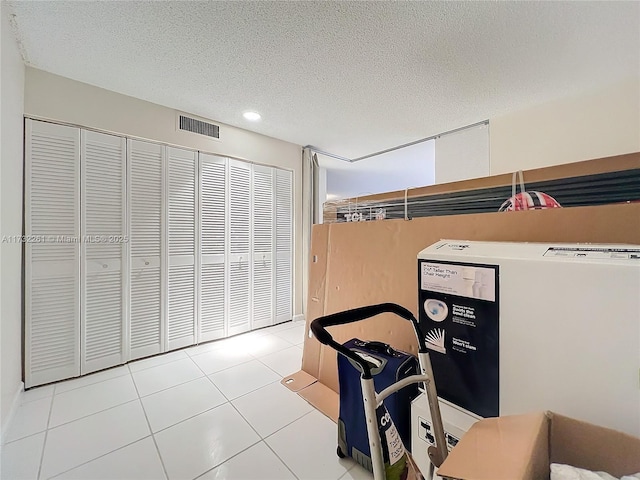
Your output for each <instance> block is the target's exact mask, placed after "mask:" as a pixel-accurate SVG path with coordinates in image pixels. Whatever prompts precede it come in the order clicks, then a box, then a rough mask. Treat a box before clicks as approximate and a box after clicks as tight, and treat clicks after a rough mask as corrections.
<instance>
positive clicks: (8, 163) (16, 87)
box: [0, 2, 25, 432]
mask: <svg viewBox="0 0 640 480" xmlns="http://www.w3.org/2000/svg"><path fill="white" fill-rule="evenodd" d="M1 16H2V27H1V30H2V32H1V35H2V58H1V64H2V65H1V70H2V73H1V80H0V105H1V106H0V109H1V110H2V112H1V118H2V120H1V123H0V225H1V229H0V230H1V234H2V236H3V237H4V236H5V235H7V236H10V235H18V236H19V235H21V234H22V157H23V153H22V139H23V118H22V115H23V105H24V75H25V68H24V64H23V62H22V56H21V55H20V52H19V50H18V45H17V43H16V40H15V38H14V36H13V32H12V30H11V26H10V25H9V19H8V12H7V7H6V4H5V2H2V7H1ZM0 260H1V261H0V337H1V341H0V344H1V347H0V364H1V371H0V375H1V382H0V383H1V388H0V391H1V396H0V415H1V420H2V422H1V423H2V431H3V432H4V429H5V427H6V425H7V421H8V420H9V418H8V417H9V413H10V412H11V409H12V405H13V402H14V400H15V399H16V393H17V392H19V390H20V389H21V381H22V296H21V291H22V288H21V287H22V281H21V278H22V245H21V244H20V243H6V242H3V243H2V245H1V246H0Z"/></svg>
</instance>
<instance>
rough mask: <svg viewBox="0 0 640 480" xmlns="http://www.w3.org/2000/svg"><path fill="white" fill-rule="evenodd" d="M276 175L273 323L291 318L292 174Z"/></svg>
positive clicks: (280, 172)
mask: <svg viewBox="0 0 640 480" xmlns="http://www.w3.org/2000/svg"><path fill="white" fill-rule="evenodd" d="M275 174H276V182H275V183H276V194H275V198H276V323H280V322H285V321H287V320H291V319H292V317H293V277H292V272H293V173H292V172H290V171H288V170H280V169H276V170H275Z"/></svg>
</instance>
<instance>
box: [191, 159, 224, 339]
mask: <svg viewBox="0 0 640 480" xmlns="http://www.w3.org/2000/svg"><path fill="white" fill-rule="evenodd" d="M199 157H200V328H199V338H198V342H206V341H209V340H215V339H217V338H222V337H224V336H225V322H224V319H225V317H226V302H225V299H226V289H227V282H226V271H225V270H226V262H225V252H226V245H227V228H226V222H227V213H226V209H227V202H226V198H227V159H226V158H222V157H217V156H214V155H208V154H204V153H200V154H199Z"/></svg>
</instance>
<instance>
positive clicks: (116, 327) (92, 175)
mask: <svg viewBox="0 0 640 480" xmlns="http://www.w3.org/2000/svg"><path fill="white" fill-rule="evenodd" d="M126 146H127V144H126V140H125V139H124V138H122V137H116V136H114V135H106V134H103V133H96V132H90V131H86V130H82V132H81V155H80V157H81V187H80V192H81V201H80V204H81V208H82V210H81V215H82V221H81V234H82V237H83V243H82V263H81V280H82V281H81V290H80V298H81V329H82V341H81V359H82V364H81V373H82V374H83V375H84V374H87V373H91V372H95V371H96V370H101V369H104V368H107V367H111V366H114V365H119V364H122V363H124V362H125V361H126V359H125V344H126V337H127V331H126V325H125V318H126V305H125V273H126V261H125V255H124V253H125V244H126V243H125V240H126V223H125V204H126V196H125V176H126V150H127V148H126Z"/></svg>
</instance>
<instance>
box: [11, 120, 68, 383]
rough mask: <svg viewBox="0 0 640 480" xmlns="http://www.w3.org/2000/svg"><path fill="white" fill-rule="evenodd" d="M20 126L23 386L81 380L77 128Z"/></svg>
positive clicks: (33, 123) (31, 123) (30, 122)
mask: <svg viewBox="0 0 640 480" xmlns="http://www.w3.org/2000/svg"><path fill="white" fill-rule="evenodd" d="M25 127H26V130H25V234H26V237H27V238H26V240H27V242H26V244H25V387H27V388H28V387H33V386H36V385H42V384H44V383H49V382H55V381H57V380H62V379H65V378H70V377H77V376H78V375H80V283H79V282H80V243H79V237H80V129H78V128H74V127H66V126H62V125H54V124H50V123H45V122H39V121H35V120H27V121H26V125H25ZM15 281H16V282H17V281H19V279H15Z"/></svg>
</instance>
